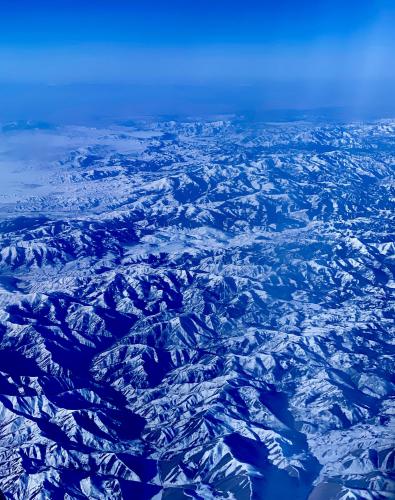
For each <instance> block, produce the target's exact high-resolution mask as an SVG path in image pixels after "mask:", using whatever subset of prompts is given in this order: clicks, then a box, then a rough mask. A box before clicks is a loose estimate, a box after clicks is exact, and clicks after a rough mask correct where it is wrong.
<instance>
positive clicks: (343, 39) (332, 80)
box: [0, 0, 395, 106]
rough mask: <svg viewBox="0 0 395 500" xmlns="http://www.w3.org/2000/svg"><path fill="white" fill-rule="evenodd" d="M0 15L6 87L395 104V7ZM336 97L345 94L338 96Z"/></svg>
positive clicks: (9, 10) (7, 6) (16, 8)
mask: <svg viewBox="0 0 395 500" xmlns="http://www.w3.org/2000/svg"><path fill="white" fill-rule="evenodd" d="M0 9H1V11H0V85H1V84H3V85H4V84H23V85H29V84H43V85H57V86H59V85H70V84H74V85H77V84H78V85H80V84H95V85H108V84H112V85H114V84H115V85H140V86H141V85H143V86H146V85H148V86H158V87H160V86H169V85H170V86H171V85H183V86H185V85H186V86H212V85H216V86H221V85H223V86H226V87H227V88H229V87H230V86H239V87H240V86H246V87H248V86H251V85H252V86H257V85H258V86H259V85H263V86H265V85H266V86H271V87H270V88H271V89H272V90H271V91H272V92H273V89H274V86H275V85H277V84H278V85H279V86H282V87H281V88H283V89H285V88H286V89H287V90H286V92H284V97H283V98H282V91H278V92H277V94H278V96H277V97H278V99H277V100H278V101H279V102H278V103H276V105H277V106H278V105H281V104H283V105H284V106H288V105H292V104H294V105H295V106H297V105H298V104H299V105H304V104H306V105H308V104H309V103H308V102H307V101H306V102H305V101H303V102H302V99H301V102H300V103H298V102H296V101H297V97H295V96H292V88H301V87H303V89H304V90H303V92H304V94H305V96H309V98H310V100H311V104H312V105H315V104H316V105H332V104H343V101H344V103H346V101H348V100H350V99H351V96H352V100H353V104H354V105H360V103H361V102H366V101H367V100H369V99H371V96H372V95H373V94H377V93H380V94H381V96H383V95H384V94H383V93H385V94H386V95H387V97H386V98H387V99H388V100H390V99H391V95H392V87H393V84H395V60H394V53H395V29H394V26H395V2H394V1H393V0H359V1H356V0H342V1H339V0H332V1H328V0H315V1H313V0H312V1H307V0H293V1H291V0H277V1H267V0H266V1H265V0H261V1H259V2H258V1H253V0H240V1H237V2H235V1H232V0H227V1H226V0H211V1H209V0H194V1H188V0H184V1H181V0H167V1H165V0H163V1H152V0H151V1H149V0H140V1H132V0H129V1H126V0H111V1H110V0H95V1H92V0H80V1H79V2H77V1H71V0H69V1H66V0H56V1H52V2H50V1H43V0H34V1H18V0H9V1H7V0H0ZM292 86H294V87H292ZM298 86H299V87H298ZM278 88H280V87H278ZM339 89H342V90H343V91H344V92H343V94H344V96H348V97H344V96H343V98H340V97H339V98H336V99H334V95H332V96H331V93H335V94H336V95H340V94H339V92H340V91H339ZM340 93H341V92H340ZM285 94H287V96H288V97H285ZM282 99H283V103H282V102H281V101H282ZM293 100H294V101H295V102H293ZM332 101H333V102H332ZM337 101H339V102H337Z"/></svg>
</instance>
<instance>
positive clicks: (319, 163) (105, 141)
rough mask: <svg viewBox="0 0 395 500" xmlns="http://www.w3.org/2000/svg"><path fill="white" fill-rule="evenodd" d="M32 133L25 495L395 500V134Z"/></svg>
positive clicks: (7, 326) (4, 359) (275, 130)
mask: <svg viewBox="0 0 395 500" xmlns="http://www.w3.org/2000/svg"><path fill="white" fill-rule="evenodd" d="M7 133H8V134H10V133H11V134H15V135H16V136H18V137H20V135H18V134H21V133H22V132H19V131H17V132H12V131H11V132H9V131H8V132H7ZM23 134H25V135H26V134H27V135H29V134H36V140H37V138H43V137H44V138H47V140H48V141H49V142H51V141H53V142H54V144H55V145H56V147H55V146H54V149H56V148H59V143H60V142H61V141H60V140H59V137H62V138H63V142H62V144H63V145H64V144H66V146H62V149H61V151H58V150H56V151H57V155H58V156H56V155H55V156H54V155H49V156H48V158H49V157H50V159H48V163H47V164H46V165H45V167H43V170H41V171H40V172H41V174H40V175H41V180H38V181H37V182H36V183H35V184H34V185H30V184H29V185H28V186H27V187H26V189H24V190H21V191H17V193H16V194H12V193H11V194H10V193H7V194H4V195H3V197H2V198H1V206H0V208H1V210H2V212H1V213H2V215H1V222H0V241H1V248H0V287H1V288H0V290H1V294H0V338H1V351H0V394H1V396H0V412H1V420H0V422H1V424H0V488H1V489H2V491H3V492H4V493H5V495H6V498H10V499H29V500H30V499H47V498H51V499H55V498H62V499H63V498H70V499H79V498H89V499H100V500H101V499H108V500H110V499H111V500H115V499H131V498H136V499H137V498H138V499H145V498H168V499H178V498H180V499H181V498H202V499H210V498H228V499H231V498H234V499H250V498H251V499H252V498H258V499H265V500H277V499H278V500H280V499H281V500H283V499H288V498H293V499H301V500H302V499H308V498H309V499H310V500H323V499H325V500H326V499H343V500H346V499H347V500H351V499H385V498H387V499H390V498H394V496H395V481H394V462H395V451H394V443H395V437H394V436H395V406H394V393H395V391H394V382H395V378H394V373H395V370H394V353H395V346H394V291H395V281H394V256H395V239H394V229H395V224H394V199H395V197H394V166H395V123H392V122H388V121H387V122H378V123H372V124H363V125H361V124H350V125H347V126H337V125H326V126H320V125H314V124H309V123H294V124H250V123H245V122H243V121H237V120H235V121H229V122H228V121H219V122H208V123H207V122H185V123H177V122H160V123H140V124H136V128H135V129H131V128H122V127H114V128H113V129H111V130H105V131H93V132H92V131H87V130H83V129H81V130H80V129H77V128H75V129H73V128H67V129H64V130H63V129H62V130H59V129H57V130H56V131H53V130H48V131H47V130H45V131H33V132H32V131H29V132H26V131H24V132H23ZM81 136H82V137H83V140H81V144H77V145H74V146H73V147H72V145H73V144H74V143H73V141H74V142H75V138H76V137H81ZM7 140H9V139H7ZM34 172H35V175H37V170H34ZM28 175H29V173H27V174H26V176H27V178H29V177H28ZM43 179H44V180H43ZM25 182H26V180H25Z"/></svg>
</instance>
